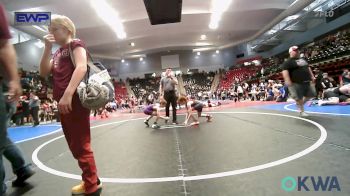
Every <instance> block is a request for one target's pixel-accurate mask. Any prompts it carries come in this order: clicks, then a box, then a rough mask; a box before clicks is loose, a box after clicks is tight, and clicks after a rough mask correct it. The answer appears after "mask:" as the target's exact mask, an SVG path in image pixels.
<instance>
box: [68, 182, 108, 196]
mask: <svg viewBox="0 0 350 196" xmlns="http://www.w3.org/2000/svg"><path fill="white" fill-rule="evenodd" d="M84 184H85V183H84V182H81V183H80V184H78V185H77V186H74V187H73V188H72V195H83V194H84V195H91V196H95V195H96V196H99V195H100V193H101V191H102V182H101V181H100V179H97V190H96V191H95V192H94V193H90V194H85V186H84Z"/></svg>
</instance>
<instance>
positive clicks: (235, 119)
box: [5, 102, 350, 196]
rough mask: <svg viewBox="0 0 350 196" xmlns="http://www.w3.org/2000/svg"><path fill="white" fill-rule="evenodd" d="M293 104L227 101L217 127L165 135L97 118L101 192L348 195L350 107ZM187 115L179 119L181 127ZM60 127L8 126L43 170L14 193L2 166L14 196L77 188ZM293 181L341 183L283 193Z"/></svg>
mask: <svg viewBox="0 0 350 196" xmlns="http://www.w3.org/2000/svg"><path fill="white" fill-rule="evenodd" d="M294 107H295V106H294V105H291V104H266V103H263V104H262V103H261V102H252V103H231V104H228V105H223V106H222V107H217V108H212V109H205V110H204V112H208V113H212V115H213V116H214V119H213V122H205V119H201V124H200V125H199V126H191V127H184V126H181V125H178V126H173V125H164V123H163V122H162V121H160V123H159V124H160V125H162V127H161V129H151V128H146V127H145V125H144V123H143V119H144V118H145V116H144V115H142V114H122V115H121V114H120V113H118V114H115V115H114V116H112V117H110V118H109V119H107V120H96V121H93V123H92V126H93V127H94V128H93V129H92V146H93V151H94V154H95V158H96V163H97V167H98V173H99V176H100V178H101V180H102V182H103V192H102V195H104V196H116V195H122V196H138V195H142V196H158V195H159V196H165V195H166V196H168V195H169V196H170V195H171V196H172V195H179V196H183V195H190V196H192V195H196V196H221V195H240V196H245V195H249V196H250V195H253V196H258V195H266V196H274V195H288V196H289V195H298V196H299V195H327V196H328V195H337V196H338V195H339V196H340V195H344V196H348V195H350V188H349V186H348V185H349V184H350V179H349V174H350V164H349V162H350V156H349V153H350V129H349V127H350V121H349V116H350V107H348V106H332V107H333V108H332V109H329V108H331V107H318V106H314V107H307V110H308V111H309V112H313V113H310V114H311V115H310V117H306V118H300V117H299V116H298V113H297V112H294V111H293V110H294V109H295V108H294ZM335 107H339V108H338V109H336V108H335ZM315 108H317V109H319V108H324V110H325V111H318V110H317V111H314V110H315ZM329 110H331V111H329ZM181 113H183V112H179V116H178V118H179V122H183V121H184V116H183V115H182V114H181ZM344 114H345V115H344ZM346 114H349V115H346ZM151 121H152V120H151ZM59 128H60V127H59V125H58V124H52V125H41V126H39V127H37V128H31V127H22V128H10V130H9V132H10V135H11V137H12V138H13V140H14V141H16V142H18V145H19V147H20V148H21V149H22V151H23V153H24V154H25V155H26V157H27V159H28V161H30V162H32V163H33V166H34V167H35V170H36V172H37V173H36V174H35V175H34V176H33V177H32V178H30V179H29V180H28V184H27V185H26V186H25V187H24V188H21V189H17V188H12V187H11V181H12V180H14V179H15V176H14V175H13V174H12V171H11V167H10V165H9V163H8V162H7V161H5V168H6V175H7V176H6V182H7V185H8V191H7V195H8V196H17V195H34V196H62V195H70V189H71V187H72V186H74V185H76V184H78V183H79V182H80V180H79V178H80V176H79V175H80V172H81V171H80V169H79V168H78V164H77V162H76V161H75V160H74V159H73V157H72V155H71V153H70V151H69V149H68V147H67V144H66V141H65V139H64V137H63V136H62V132H61V131H60V130H57V129H59ZM20 129H22V131H21V130H20ZM22 133H23V134H22ZM287 176H291V177H292V178H294V179H296V180H297V178H298V176H301V177H305V176H309V177H311V176H314V177H315V178H317V177H318V176H321V178H323V179H326V177H327V176H331V177H336V179H337V181H338V183H339V187H340V188H341V191H337V189H332V190H331V191H324V192H323V191H320V190H319V191H315V190H314V187H313V186H312V182H311V180H310V179H309V180H308V181H306V183H305V184H306V185H307V186H308V188H309V189H310V191H305V190H303V189H302V190H301V191H298V188H297V187H296V188H295V189H294V190H293V191H290V192H287V191H286V190H284V189H283V188H282V187H281V184H282V183H281V181H282V179H284V178H285V177H287ZM286 186H289V187H290V186H291V185H290V184H286ZM327 190H328V189H327Z"/></svg>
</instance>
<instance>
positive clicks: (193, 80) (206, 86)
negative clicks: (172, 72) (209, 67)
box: [182, 72, 215, 95]
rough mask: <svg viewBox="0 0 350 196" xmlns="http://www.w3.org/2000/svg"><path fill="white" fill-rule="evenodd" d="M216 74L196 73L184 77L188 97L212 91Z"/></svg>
mask: <svg viewBox="0 0 350 196" xmlns="http://www.w3.org/2000/svg"><path fill="white" fill-rule="evenodd" d="M214 76H215V73H214V72H210V73H194V74H185V75H182V78H183V81H184V87H185V90H186V94H187V95H197V94H198V93H199V92H205V91H210V88H211V85H212V83H213V80H214Z"/></svg>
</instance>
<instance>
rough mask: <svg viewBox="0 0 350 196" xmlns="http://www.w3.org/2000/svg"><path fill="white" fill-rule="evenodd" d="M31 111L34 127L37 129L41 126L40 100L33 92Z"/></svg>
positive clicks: (30, 101)
mask: <svg viewBox="0 0 350 196" xmlns="http://www.w3.org/2000/svg"><path fill="white" fill-rule="evenodd" d="M29 109H30V114H31V115H32V117H33V120H34V125H33V126H34V127H36V126H38V125H39V124H40V123H39V109H40V99H39V97H38V96H36V95H35V94H34V93H33V92H32V93H30V100H29Z"/></svg>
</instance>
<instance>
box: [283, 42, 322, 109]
mask: <svg viewBox="0 0 350 196" xmlns="http://www.w3.org/2000/svg"><path fill="white" fill-rule="evenodd" d="M289 55H290V58H289V59H288V60H287V61H286V62H284V63H283V65H282V70H283V71H282V75H283V78H284V81H285V83H286V84H287V86H288V89H289V92H290V93H291V95H292V97H293V99H295V101H296V102H297V106H298V109H299V112H300V116H308V114H306V113H305V112H304V104H305V102H306V101H308V100H309V99H310V98H312V97H315V96H316V92H315V87H314V85H313V84H312V83H311V82H313V83H314V82H315V77H314V75H313V73H312V71H311V68H310V67H309V64H308V62H307V61H306V60H305V59H303V58H300V53H299V50H298V46H292V47H290V48H289Z"/></svg>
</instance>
